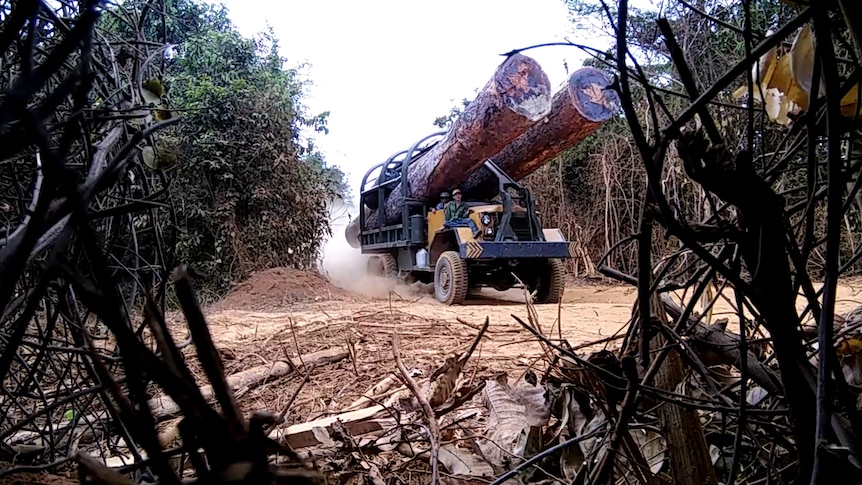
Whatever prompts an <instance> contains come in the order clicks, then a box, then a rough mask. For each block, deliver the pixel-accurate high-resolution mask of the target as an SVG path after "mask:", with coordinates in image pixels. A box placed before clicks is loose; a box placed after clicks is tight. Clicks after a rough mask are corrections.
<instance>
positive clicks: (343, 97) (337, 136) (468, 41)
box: [221, 0, 604, 200]
mask: <svg viewBox="0 0 862 485" xmlns="http://www.w3.org/2000/svg"><path fill="white" fill-rule="evenodd" d="M221 1H222V3H224V4H225V6H226V7H227V8H228V9H229V17H230V18H231V20H232V21H233V22H234V24H235V25H236V26H237V28H238V29H239V30H240V32H241V33H242V34H243V35H245V36H252V35H254V34H256V33H257V32H260V31H263V30H265V29H267V28H268V27H269V26H271V27H272V28H273V31H274V33H275V36H276V37H277V38H278V39H279V46H280V53H281V55H282V56H283V57H286V58H287V64H286V66H285V67H295V66H297V65H299V64H303V63H307V64H308V67H307V68H305V69H304V71H303V72H304V73H305V74H306V77H307V78H309V79H310V80H311V81H312V82H313V86H311V87H310V88H309V92H308V94H309V96H308V98H307V99H306V101H305V103H306V105H307V106H308V108H309V114H316V113H320V112H323V111H329V112H330V115H329V123H328V127H329V134H328V135H324V134H322V133H321V134H316V135H315V136H314V138H315V144H316V145H317V146H318V148H319V149H320V150H321V152H323V154H324V156H325V158H326V160H327V162H328V163H329V164H330V165H338V166H339V167H340V168H341V170H343V171H344V172H345V173H346V174H347V177H348V181H349V183H350V187H351V195H352V196H353V199H354V200H356V198H357V196H358V190H359V185H360V183H361V180H362V177H363V175H364V174H365V172H366V171H367V170H368V169H370V168H371V167H372V166H373V165H375V164H377V163H380V162H383V161H385V160H386V159H387V158H389V157H390V156H391V155H393V154H394V153H396V152H399V151H401V150H404V149H406V148H408V147H409V146H410V145H412V144H413V143H415V142H416V141H418V140H419V139H421V138H423V137H425V136H426V135H429V134H431V133H433V132H435V131H439V129H438V128H437V127H435V126H434V125H433V122H434V119H435V118H437V117H438V116H443V115H446V114H448V113H449V110H450V109H451V108H452V107H453V106H455V105H456V104H459V101H460V100H461V99H462V98H464V97H467V98H468V99H473V98H474V97H475V90H476V89H481V88H482V87H483V86H485V84H486V83H487V82H488V80H489V79H490V78H491V76H492V75H493V73H494V71H495V69H496V68H497V66H498V65H499V64H500V63H502V62H503V60H504V58H503V57H502V56H501V55H500V54H502V53H504V52H508V51H511V50H513V49H517V48H522V47H527V46H530V45H535V44H541V43H546V42H559V41H563V40H564V38H565V37H567V36H568V37H569V38H570V39H571V40H572V41H574V42H579V43H584V44H589V45H595V46H599V45H602V44H604V42H603V41H602V40H601V39H600V38H598V37H589V36H584V35H583V33H576V32H574V29H573V26H572V24H571V22H570V21H569V14H568V10H567V8H566V5H565V3H564V2H563V0H528V1H525V0H521V1H518V2H515V1H512V0H436V1H434V2H430V1H423V2H416V1H412V2H411V1H403V0H402V1H395V0H370V1H366V2H358V1H348V0H282V1H278V2H276V1H272V0H221ZM524 54H525V55H527V56H530V57H532V58H534V59H536V61H538V62H539V64H540V65H541V66H542V68H543V69H544V70H545V72H546V73H547V75H548V78H549V79H550V81H551V86H552V87H553V89H554V90H555V91H556V89H558V87H559V86H560V85H561V83H563V81H565V79H566V71H565V68H564V62H565V63H567V64H568V68H569V71H570V72H571V71H573V70H575V69H577V68H579V67H581V66H582V65H583V64H582V63H583V60H584V58H585V57H586V56H585V54H584V53H583V52H582V51H581V50H580V49H577V48H574V47H567V46H561V47H542V48H538V49H533V50H530V51H527V52H525V53H524Z"/></svg>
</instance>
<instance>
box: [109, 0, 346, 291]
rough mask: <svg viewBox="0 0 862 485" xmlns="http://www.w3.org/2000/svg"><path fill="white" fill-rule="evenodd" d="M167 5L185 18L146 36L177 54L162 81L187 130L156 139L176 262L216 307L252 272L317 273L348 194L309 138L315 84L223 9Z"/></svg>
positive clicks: (187, 0) (171, 19) (316, 119)
mask: <svg viewBox="0 0 862 485" xmlns="http://www.w3.org/2000/svg"><path fill="white" fill-rule="evenodd" d="M129 3H132V4H134V3H135V2H127V3H126V4H125V5H124V8H123V9H122V10H121V11H118V12H117V13H116V14H115V15H114V16H113V17H109V19H110V18H113V21H110V22H112V23H109V24H108V26H107V28H115V29H116V28H118V26H122V25H125V26H126V27H128V22H126V23H123V22H119V21H118V20H117V19H121V18H122V16H123V14H121V13H120V12H127V11H128V10H129V8H130V5H129ZM166 5H167V8H168V9H169V10H170V11H171V12H175V13H176V16H172V15H168V16H166V17H165V18H166V19H168V21H167V22H166V23H165V24H163V23H162V20H163V18H162V17H161V16H150V17H147V19H148V21H146V22H144V25H145V28H144V29H143V30H144V31H146V32H151V33H152V34H154V35H161V34H162V33H163V32H166V33H167V38H168V40H169V42H172V43H175V44H176V48H175V50H174V52H173V55H172V56H170V58H169V60H168V63H167V65H166V68H165V72H164V74H163V79H162V82H163V84H164V86H165V89H166V94H165V100H166V102H167V103H168V105H169V106H170V108H171V109H173V110H175V111H174V112H175V113H177V114H179V115H180V116H182V117H183V121H182V123H180V124H179V125H178V126H177V127H176V128H175V129H173V130H172V131H170V132H168V133H166V134H164V135H162V136H160V137H158V138H157V139H156V141H155V161H154V164H155V168H157V169H159V170H164V171H165V172H166V173H167V175H168V176H169V177H170V178H171V180H172V182H171V187H170V192H171V199H172V200H173V201H174V203H175V212H176V214H175V227H173V229H174V230H175V231H176V239H177V244H176V254H175V256H176V258H177V260H179V261H181V262H183V263H186V264H188V265H189V266H190V267H191V269H192V270H194V271H195V272H196V273H198V274H200V275H203V276H205V277H204V278H201V279H200V282H199V283H198V285H199V286H201V291H202V293H203V296H204V297H205V298H210V299H211V298H215V297H218V296H219V295H220V294H221V293H223V292H224V291H225V290H226V289H228V288H229V287H230V286H231V285H232V284H233V283H235V282H236V281H237V280H238V279H241V278H243V277H244V276H245V275H247V274H249V272H252V271H256V270H260V269H265V268H269V267H273V266H290V267H297V268H306V267H310V266H312V265H313V264H314V261H315V260H316V258H317V255H318V251H319V249H320V244H321V241H322V238H323V237H324V236H325V235H326V234H328V232H329V225H328V220H327V216H326V212H327V211H326V205H327V203H328V202H330V201H332V200H333V199H335V198H338V197H341V196H343V195H344V194H345V193H346V182H345V179H344V174H343V173H342V172H341V170H339V169H338V168H337V167H328V166H327V164H326V162H325V160H324V158H323V155H322V154H321V153H320V152H319V151H318V150H317V149H316V147H315V146H314V144H313V142H312V141H308V140H304V139H303V136H302V132H303V130H305V129H307V130H311V131H312V132H318V133H326V132H327V126H326V123H327V116H328V114H329V113H328V112H324V113H320V114H317V115H313V116H310V115H308V114H307V113H306V109H305V107H304V105H303V104H302V103H303V97H304V95H305V92H306V90H307V88H308V86H309V84H310V82H309V81H308V80H307V79H305V78H304V77H303V75H302V73H301V72H300V70H299V69H298V68H297V69H285V68H284V66H283V64H284V59H282V58H281V57H280V56H279V54H278V41H277V39H275V37H274V35H273V33H272V32H271V31H269V32H264V33H262V34H259V35H258V36H257V37H255V38H253V39H250V38H245V37H243V36H242V35H241V34H240V33H239V32H238V31H237V30H235V29H234V27H233V26H232V25H231V23H230V21H229V19H228V18H227V12H226V10H225V9H224V8H223V7H221V6H212V5H210V4H206V3H197V2H195V1H193V0H174V1H168V2H166ZM141 10H142V7H140V5H139V4H137V8H136V9H135V11H136V12H138V13H139V14H140V11H141ZM126 15H127V14H126Z"/></svg>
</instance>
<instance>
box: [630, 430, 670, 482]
mask: <svg viewBox="0 0 862 485" xmlns="http://www.w3.org/2000/svg"><path fill="white" fill-rule="evenodd" d="M630 434H631V437H632V438H633V439H634V440H635V442H636V443H637V444H638V447H639V448H640V450H641V454H642V455H643V456H644V458H645V459H646V461H647V463H648V464H649V469H650V471H651V472H652V473H653V474H656V473H658V472H659V471H660V470H661V467H662V465H663V464H664V461H665V459H666V458H667V443H666V442H665V440H664V437H663V436H662V435H660V434H658V433H656V432H655V431H650V430H646V429H633V430H631V431H630Z"/></svg>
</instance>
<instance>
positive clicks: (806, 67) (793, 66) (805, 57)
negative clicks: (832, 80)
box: [790, 24, 822, 94]
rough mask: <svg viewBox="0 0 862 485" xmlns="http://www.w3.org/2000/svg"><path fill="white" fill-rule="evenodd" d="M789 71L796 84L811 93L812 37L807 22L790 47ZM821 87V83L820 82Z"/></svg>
mask: <svg viewBox="0 0 862 485" xmlns="http://www.w3.org/2000/svg"><path fill="white" fill-rule="evenodd" d="M790 72H791V74H792V76H793V79H794V80H795V81H796V84H798V85H799V87H800V88H802V90H803V91H805V92H806V93H808V94H811V79H812V76H813V75H814V38H813V37H811V28H810V27H808V24H805V25H804V26H802V30H800V31H799V33H798V34H796V38H795V39H793V45H792V46H791V47H790ZM821 87H822V83H821Z"/></svg>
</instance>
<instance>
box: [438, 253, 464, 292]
mask: <svg viewBox="0 0 862 485" xmlns="http://www.w3.org/2000/svg"><path fill="white" fill-rule="evenodd" d="M434 296H435V297H437V300H439V301H440V302H442V303H445V304H447V305H457V304H460V303H462V302H463V301H464V298H466V297H467V265H466V264H465V263H464V260H463V259H461V256H460V255H459V254H458V253H457V252H456V251H445V252H444V253H443V254H441V255H440V259H438V260H437V265H436V266H435V267H434Z"/></svg>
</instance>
